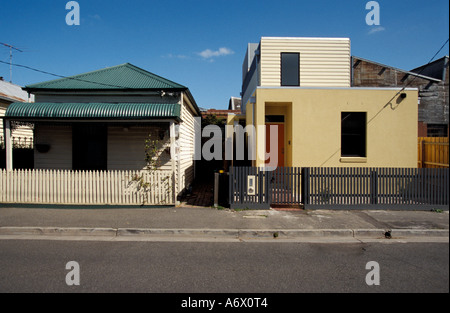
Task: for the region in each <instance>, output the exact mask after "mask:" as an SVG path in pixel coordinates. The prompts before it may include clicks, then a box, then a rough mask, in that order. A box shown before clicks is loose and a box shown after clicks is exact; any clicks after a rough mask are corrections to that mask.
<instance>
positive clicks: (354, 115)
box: [341, 112, 367, 157]
mask: <svg viewBox="0 0 450 313" xmlns="http://www.w3.org/2000/svg"><path fill="white" fill-rule="evenodd" d="M366 125H367V113H366V112H342V113H341V156H343V157H366Z"/></svg>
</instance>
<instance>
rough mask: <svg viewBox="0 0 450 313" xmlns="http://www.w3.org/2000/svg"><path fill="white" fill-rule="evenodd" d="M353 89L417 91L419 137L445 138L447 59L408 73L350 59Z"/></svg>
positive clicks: (447, 83) (446, 128) (447, 116)
mask: <svg viewBox="0 0 450 313" xmlns="http://www.w3.org/2000/svg"><path fill="white" fill-rule="evenodd" d="M352 86H353V87H400V88H401V87H404V86H408V87H414V88H417V89H418V91H419V104H418V136H419V137H448V131H449V130H448V123H449V120H448V119H449V57H448V56H445V57H442V58H440V59H438V60H435V61H433V62H431V63H429V64H425V65H423V66H420V67H418V68H415V69H413V70H410V71H406V70H401V69H398V68H395V67H392V66H388V65H385V64H380V63H377V62H374V61H370V60H366V59H363V58H360V57H355V56H353V57H352Z"/></svg>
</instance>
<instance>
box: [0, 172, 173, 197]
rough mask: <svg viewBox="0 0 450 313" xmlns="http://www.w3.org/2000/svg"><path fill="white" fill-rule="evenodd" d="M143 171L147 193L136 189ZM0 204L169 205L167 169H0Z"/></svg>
mask: <svg viewBox="0 0 450 313" xmlns="http://www.w3.org/2000/svg"><path fill="white" fill-rule="evenodd" d="M140 174H144V177H145V181H147V182H149V183H150V186H151V187H150V188H148V189H149V191H148V192H146V193H144V192H143V190H142V189H141V190H140V191H138V188H137V186H138V185H137V183H136V182H135V181H133V180H132V178H133V177H134V176H135V175H140ZM0 203H37V204H82V205H86V204H93V205H99V204H102V205H105V204H113V205H125V204H130V205H141V204H143V203H144V204H146V205H172V204H174V192H173V175H172V172H170V171H156V172H153V173H151V174H150V173H147V172H140V171H71V170H13V171H7V170H0Z"/></svg>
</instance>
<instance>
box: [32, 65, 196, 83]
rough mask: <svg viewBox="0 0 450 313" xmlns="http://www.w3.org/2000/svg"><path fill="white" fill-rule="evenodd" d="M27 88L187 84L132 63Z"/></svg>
mask: <svg viewBox="0 0 450 313" xmlns="http://www.w3.org/2000/svg"><path fill="white" fill-rule="evenodd" d="M24 89H25V90H41V89H44V90H45V89H53V90H55V89H57V90H64V89H69V90H83V89H88V90H94V89H108V90H114V89H183V90H184V89H187V88H186V87H185V86H183V85H180V84H177V83H175V82H173V81H170V80H168V79H165V78H163V77H161V76H158V75H155V74H153V73H150V72H148V71H146V70H143V69H141V68H139V67H137V66H134V65H132V64H130V63H125V64H121V65H117V66H113V67H108V68H104V69H101V70H97V71H93V72H88V73H84V74H79V75H75V76H70V77H66V78H60V79H56V80H51V81H47V82H43V83H38V84H33V85H28V86H26V87H25V88H24Z"/></svg>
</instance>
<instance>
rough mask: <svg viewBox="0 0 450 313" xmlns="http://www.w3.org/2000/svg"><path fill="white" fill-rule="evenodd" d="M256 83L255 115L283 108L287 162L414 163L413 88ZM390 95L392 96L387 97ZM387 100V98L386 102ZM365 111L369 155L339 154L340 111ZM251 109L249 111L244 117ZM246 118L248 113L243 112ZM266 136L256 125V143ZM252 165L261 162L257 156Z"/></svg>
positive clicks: (259, 116) (308, 164)
mask: <svg viewBox="0 0 450 313" xmlns="http://www.w3.org/2000/svg"><path fill="white" fill-rule="evenodd" d="M398 91H399V90H392V89H367V88H342V89H341V88H336V89H303V88H267V89H265V88H260V89H258V90H257V92H256V107H255V111H256V112H255V113H256V114H255V119H256V124H257V125H264V122H265V119H264V116H265V114H267V112H270V114H274V113H275V112H280V113H282V114H285V129H286V140H291V144H290V145H289V144H285V150H286V158H287V159H286V161H287V162H286V165H287V166H304V167H315V166H323V167H352V166H361V167H417V119H418V108H417V105H418V104H417V103H418V93H417V90H406V91H403V92H402V93H406V95H407V97H406V98H405V99H403V100H401V98H400V97H399V96H397V97H395V98H394V99H392V98H393V97H394V96H395V95H396V94H397V93H398ZM391 99H392V101H390V100H391ZM389 101H390V102H389ZM349 111H351V112H367V140H366V147H367V157H366V158H342V157H341V151H340V147H341V146H340V145H341V112H349ZM248 116H249V115H247V117H248ZM247 120H249V118H247ZM261 148H262V149H264V148H265V137H264V133H263V132H262V131H258V129H257V149H261ZM254 164H255V165H256V166H263V165H264V161H263V160H262V159H260V158H259V159H258V160H257V161H256V162H255V163H254Z"/></svg>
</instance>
